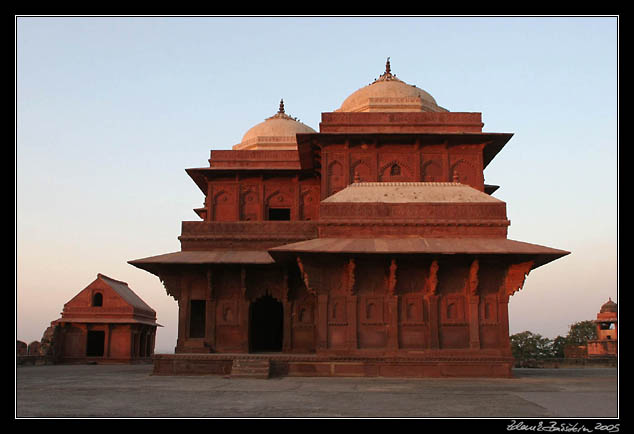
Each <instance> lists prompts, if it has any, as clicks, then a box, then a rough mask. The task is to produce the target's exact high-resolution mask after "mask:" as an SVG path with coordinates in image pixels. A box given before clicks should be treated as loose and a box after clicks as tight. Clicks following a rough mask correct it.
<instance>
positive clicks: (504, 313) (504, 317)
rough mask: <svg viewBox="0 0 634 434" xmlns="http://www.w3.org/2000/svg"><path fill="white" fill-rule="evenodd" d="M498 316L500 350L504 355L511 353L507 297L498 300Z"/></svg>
mask: <svg viewBox="0 0 634 434" xmlns="http://www.w3.org/2000/svg"><path fill="white" fill-rule="evenodd" d="M498 315H499V318H500V330H499V331H500V335H499V336H500V340H499V342H500V348H501V349H502V350H503V352H505V353H507V352H508V353H509V354H510V353H511V340H510V338H509V297H508V296H502V297H499V298H498Z"/></svg>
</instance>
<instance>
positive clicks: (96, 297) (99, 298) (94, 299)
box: [92, 292, 103, 307]
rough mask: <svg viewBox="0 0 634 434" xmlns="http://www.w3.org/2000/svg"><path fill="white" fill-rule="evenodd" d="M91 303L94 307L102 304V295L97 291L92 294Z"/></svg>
mask: <svg viewBox="0 0 634 434" xmlns="http://www.w3.org/2000/svg"><path fill="white" fill-rule="evenodd" d="M92 305H93V306H95V307H101V306H103V295H101V293H100V292H97V293H95V295H93V296H92Z"/></svg>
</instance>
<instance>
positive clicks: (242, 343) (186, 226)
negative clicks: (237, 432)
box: [130, 59, 569, 377]
mask: <svg viewBox="0 0 634 434" xmlns="http://www.w3.org/2000/svg"><path fill="white" fill-rule="evenodd" d="M483 125H484V124H483V123H482V116H481V113H472V112H450V111H448V110H447V109H445V108H443V107H440V106H439V105H438V104H437V103H436V101H435V99H434V98H433V97H432V96H431V95H430V94H429V93H427V92H426V91H424V90H422V89H420V88H418V87H416V86H414V85H411V84H408V83H406V82H404V81H402V80H401V79H399V78H397V77H396V75H395V74H393V73H392V71H391V65H390V62H389V59H388V62H387V64H386V68H385V72H384V73H383V74H382V75H381V76H380V77H378V78H377V79H376V80H375V81H374V82H373V83H371V84H369V85H367V86H364V87H362V88H360V89H359V90H357V91H355V92H353V93H352V94H351V95H350V96H348V97H347V98H345V99H344V100H343V103H342V104H341V106H340V108H339V109H338V110H335V111H334V112H326V113H322V116H321V123H320V125H319V131H315V130H313V129H312V128H310V127H308V126H306V125H304V124H303V123H301V122H299V121H298V120H297V119H295V118H293V117H291V116H289V115H288V114H286V110H285V107H284V105H283V104H281V105H280V108H279V110H278V112H277V113H276V114H275V115H273V116H271V117H269V118H267V119H265V120H264V122H262V123H260V124H258V125H256V126H254V127H253V128H251V129H250V130H248V131H247V132H246V134H245V135H244V137H243V138H242V141H241V143H239V144H237V145H235V146H233V149H231V150H213V151H211V154H210V158H209V165H208V166H207V167H200V168H193V169H187V173H188V174H189V176H190V177H191V178H192V180H193V181H194V182H195V183H196V185H197V186H198V187H199V188H200V191H201V193H202V194H203V195H204V198H205V199H204V204H203V206H202V207H200V208H197V209H195V210H194V211H195V212H196V214H197V215H198V217H199V218H200V219H199V220H198V221H184V222H182V232H181V235H180V237H179V240H180V243H181V250H180V251H178V252H172V253H166V254H161V255H158V256H153V257H149V258H143V259H137V260H132V261H130V264H132V265H134V266H136V267H138V268H141V269H143V270H146V271H148V272H150V273H152V274H154V275H156V276H157V277H158V278H159V279H160V280H161V281H162V282H163V284H164V286H165V289H166V291H167V293H168V294H169V295H170V296H172V297H173V298H174V299H175V300H176V301H177V302H178V306H179V322H178V339H177V342H176V348H175V354H156V355H155V356H154V373H155V374H210V373H215V374H224V375H227V374H230V375H242V374H245V375H246V374H247V373H248V372H252V373H259V375H262V376H264V377H266V376H267V375H269V373H272V374H276V375H312V376H411V377H425V376H436V377H437V376H490V377H508V376H510V375H511V368H512V366H513V358H512V355H511V350H510V343H509V319H508V303H509V299H510V297H511V296H512V295H513V294H514V293H515V292H516V291H518V290H519V289H520V288H522V286H523V284H524V280H525V278H526V276H527V275H528V274H529V273H530V272H531V271H532V270H534V269H535V268H537V267H541V266H544V265H546V264H548V263H549V262H551V261H553V260H556V259H558V258H560V257H562V256H564V255H567V254H568V253H569V252H566V251H563V250H558V249H553V248H550V247H544V246H540V245H535V244H529V243H526V242H522V241H515V240H510V239H508V238H507V228H508V226H509V225H510V221H509V219H508V217H507V210H506V203H505V202H503V201H501V200H499V199H497V198H495V197H493V196H492V193H493V192H494V191H495V190H496V189H497V188H498V187H497V186H495V185H490V184H486V183H485V182H484V174H483V171H484V169H485V168H486V167H487V166H488V165H489V164H491V162H492V161H493V159H494V158H495V156H496V155H497V154H498V153H499V152H500V151H501V150H502V148H503V147H504V146H505V144H506V143H507V142H508V141H509V140H510V139H511V137H512V134H510V133H490V132H484V131H483V130H482V127H483ZM518 200H521V198H518Z"/></svg>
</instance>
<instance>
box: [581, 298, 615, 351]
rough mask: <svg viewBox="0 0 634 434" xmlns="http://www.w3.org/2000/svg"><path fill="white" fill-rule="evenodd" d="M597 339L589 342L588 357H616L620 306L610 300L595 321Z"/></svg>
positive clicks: (602, 307)
mask: <svg viewBox="0 0 634 434" xmlns="http://www.w3.org/2000/svg"><path fill="white" fill-rule="evenodd" d="M594 322H595V324H596V325H597V339H595V340H591V341H588V357H589V358H592V357H616V356H617V349H618V305H617V304H616V303H615V302H613V301H612V299H611V298H610V299H609V300H608V301H607V302H605V303H604V304H603V306H601V310H600V311H599V313H598V314H597V319H596V320H594Z"/></svg>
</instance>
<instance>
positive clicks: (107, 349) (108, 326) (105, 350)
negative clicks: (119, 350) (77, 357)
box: [103, 324, 112, 359]
mask: <svg viewBox="0 0 634 434" xmlns="http://www.w3.org/2000/svg"><path fill="white" fill-rule="evenodd" d="M111 327H112V324H106V332H105V333H104V334H105V335H106V337H105V339H104V342H103V358H104V359H109V358H110V335H111V334H112V331H111Z"/></svg>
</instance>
